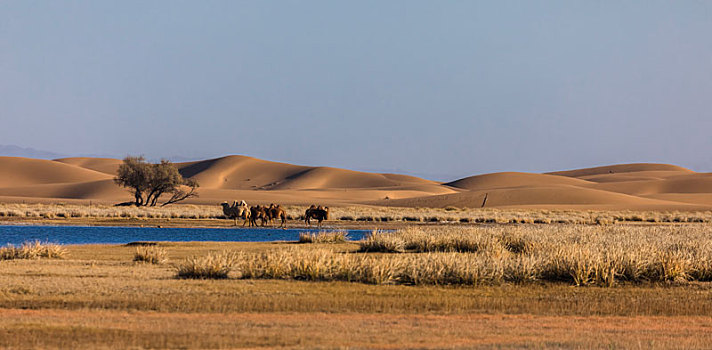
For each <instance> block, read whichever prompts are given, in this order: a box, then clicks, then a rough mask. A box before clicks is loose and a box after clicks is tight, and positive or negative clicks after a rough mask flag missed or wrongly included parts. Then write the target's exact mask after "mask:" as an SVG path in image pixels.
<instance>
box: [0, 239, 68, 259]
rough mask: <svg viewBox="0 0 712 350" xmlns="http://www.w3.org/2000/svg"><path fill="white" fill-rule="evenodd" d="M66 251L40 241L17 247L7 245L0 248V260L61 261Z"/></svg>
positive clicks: (25, 243)
mask: <svg viewBox="0 0 712 350" xmlns="http://www.w3.org/2000/svg"><path fill="white" fill-rule="evenodd" d="M66 253H67V252H66V250H65V249H64V247H62V246H61V245H59V244H53V243H42V242H40V241H32V242H24V243H22V245H20V246H19V247H15V246H12V245H8V246H6V247H3V248H0V260H13V259H39V258H47V259H62V258H64V257H65V255H66Z"/></svg>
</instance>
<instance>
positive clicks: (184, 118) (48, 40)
mask: <svg viewBox="0 0 712 350" xmlns="http://www.w3.org/2000/svg"><path fill="white" fill-rule="evenodd" d="M711 111H712V1H675V2H673V1H649V0H646V1H568V0H567V1H511V2H509V1H499V0H497V1H382V0H379V1H348V2H347V1H279V2H276V1H275V2H273V1H249V2H243V1H192V2H188V1H123V0H122V1H49V0H47V1H27V0H23V1H19V0H18V1H7V0H0V122H1V127H0V144H14V145H18V146H22V147H33V148H37V149H44V150H49V151H53V152H58V153H63V154H106V155H113V156H116V157H121V156H123V155H126V154H144V155H146V156H148V157H153V158H158V157H171V156H183V157H193V158H208V157H216V156H221V155H227V154H244V155H250V156H254V157H259V158H264V159H269V160H275V161H284V162H290V163H296V164H305V165H326V166H335V167H344V168H350V169H357V170H375V171H391V172H402V173H410V174H416V175H421V176H425V177H429V178H433V179H439V180H450V179H454V178H457V177H462V176H467V175H472V174H478V173H485V172H494V171H510V170H511V171H536V172H539V171H551V170H560V169H570V168H578V167H587V166H595V165H603V164H612V163H623V162H664V163H673V164H678V165H681V166H686V167H690V168H692V169H694V170H698V171H712V135H711V132H712V112H711Z"/></svg>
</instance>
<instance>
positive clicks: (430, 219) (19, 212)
mask: <svg viewBox="0 0 712 350" xmlns="http://www.w3.org/2000/svg"><path fill="white" fill-rule="evenodd" d="M263 204H264V203H263ZM283 207H284V208H285V210H286V212H287V217H288V219H289V220H292V221H294V220H299V221H301V220H303V215H304V210H305V209H306V208H307V206H297V205H286V206H283ZM330 217H332V218H334V220H332V221H340V222H342V223H344V222H357V221H360V222H371V223H376V222H378V223H384V222H411V223H412V222H415V223H453V224H454V223H465V224H469V223H487V224H513V223H518V224H551V223H556V224H587V225H610V224H615V223H621V222H634V223H635V222H647V223H710V222H712V212H710V211H694V212H692V211H691V212H682V211H595V210H548V209H541V210H537V209H489V208H484V209H481V208H455V207H447V208H401V207H374V206H345V207H339V206H330ZM99 218H100V219H107V218H112V219H134V220H149V219H163V220H170V219H183V220H214V219H225V216H224V215H223V213H222V209H221V208H220V206H219V205H217V204H216V205H214V206H211V205H194V204H180V205H173V206H168V207H150V208H146V207H114V206H110V205H79V204H61V203H58V204H19V203H0V219H4V220H18V219H23V220H67V219H74V220H81V219H99ZM300 223H301V222H300Z"/></svg>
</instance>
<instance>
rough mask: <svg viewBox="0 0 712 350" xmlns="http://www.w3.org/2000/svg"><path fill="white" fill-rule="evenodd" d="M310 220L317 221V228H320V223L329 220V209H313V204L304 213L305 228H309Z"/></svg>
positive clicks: (319, 207)
mask: <svg viewBox="0 0 712 350" xmlns="http://www.w3.org/2000/svg"><path fill="white" fill-rule="evenodd" d="M311 219H315V220H317V221H318V223H317V227H319V228H321V222H322V221H324V220H329V207H323V208H322V207H321V205H320V206H318V207H315V206H314V205H313V204H312V206H311V207H309V209H307V211H306V212H304V222H305V223H306V225H307V226H311Z"/></svg>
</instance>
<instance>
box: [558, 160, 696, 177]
mask: <svg viewBox="0 0 712 350" xmlns="http://www.w3.org/2000/svg"><path fill="white" fill-rule="evenodd" d="M646 171H675V172H683V173H693V171H692V170H689V169H685V168H683V167H679V166H677V165H670V164H655V163H633V164H617V165H607V166H600V167H595V168H585V169H576V170H565V171H555V172H551V173H547V174H549V175H559V176H569V177H583V176H589V175H601V174H619V173H638V172H646Z"/></svg>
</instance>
